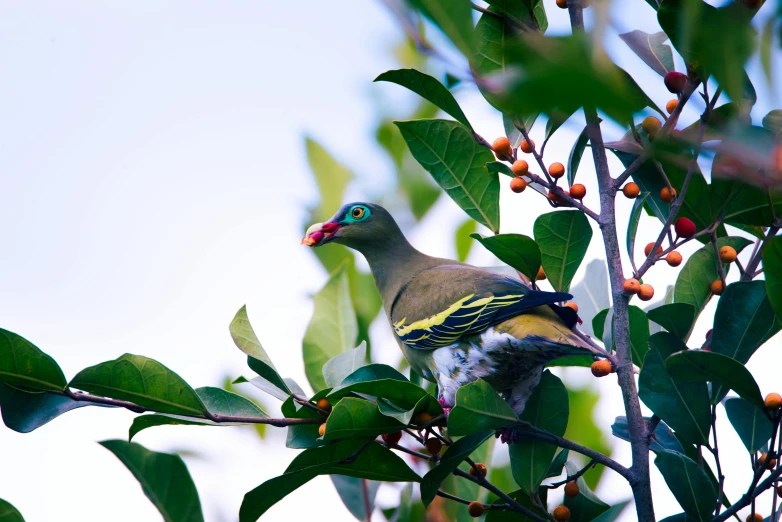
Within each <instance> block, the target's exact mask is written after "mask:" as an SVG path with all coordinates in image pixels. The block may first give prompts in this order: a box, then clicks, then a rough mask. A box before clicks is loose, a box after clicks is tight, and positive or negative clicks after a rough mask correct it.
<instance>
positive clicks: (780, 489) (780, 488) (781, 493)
mask: <svg viewBox="0 0 782 522" xmlns="http://www.w3.org/2000/svg"><path fill="white" fill-rule="evenodd" d="M777 495H779V496H780V497H782V486H777Z"/></svg>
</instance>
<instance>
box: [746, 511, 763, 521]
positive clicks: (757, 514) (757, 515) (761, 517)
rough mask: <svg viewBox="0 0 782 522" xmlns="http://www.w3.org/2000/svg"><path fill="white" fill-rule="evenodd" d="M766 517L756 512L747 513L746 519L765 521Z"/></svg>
mask: <svg viewBox="0 0 782 522" xmlns="http://www.w3.org/2000/svg"><path fill="white" fill-rule="evenodd" d="M763 520H764V518H763V515H761V514H760V513H755V516H754V517H753V516H752V515H747V518H746V521H747V522H763Z"/></svg>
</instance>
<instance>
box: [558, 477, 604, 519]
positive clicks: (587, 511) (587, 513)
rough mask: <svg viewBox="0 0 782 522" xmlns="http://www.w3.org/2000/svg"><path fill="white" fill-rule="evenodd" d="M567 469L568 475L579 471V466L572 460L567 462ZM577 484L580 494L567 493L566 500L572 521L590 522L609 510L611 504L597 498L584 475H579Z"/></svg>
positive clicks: (565, 503)
mask: <svg viewBox="0 0 782 522" xmlns="http://www.w3.org/2000/svg"><path fill="white" fill-rule="evenodd" d="M565 469H566V470H567V473H568V475H575V474H576V473H578V468H577V467H576V466H575V464H573V463H572V462H566V463H565ZM576 484H578V495H576V496H575V497H568V496H567V495H566V496H565V501H564V505H565V507H567V508H568V509H569V510H570V520H571V521H572V522H589V521H591V520H594V519H595V518H597V517H599V516H600V515H602V514H603V513H605V512H607V511H608V510H609V507H610V506H609V505H608V504H606V503H605V502H603V501H602V500H600V499H599V498H597V495H595V494H594V493H593V492H592V490H591V489H589V486H587V483H586V481H584V478H583V477H579V478H578V479H577V480H576Z"/></svg>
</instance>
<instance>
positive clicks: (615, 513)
mask: <svg viewBox="0 0 782 522" xmlns="http://www.w3.org/2000/svg"><path fill="white" fill-rule="evenodd" d="M652 1H654V0H652ZM629 503H630V501H629V500H625V501H624V502H620V503H618V504H614V505H613V506H611V507H610V508H609V509H608V510H607V511H604V512H603V514H601V515H599V516H598V517H597V518H593V519H592V522H614V520H616V519H617V518H619V515H621V514H622V512H623V511H624V509H625V508H626V507H627V505H628V504H629Z"/></svg>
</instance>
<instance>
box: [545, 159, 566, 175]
mask: <svg viewBox="0 0 782 522" xmlns="http://www.w3.org/2000/svg"><path fill="white" fill-rule="evenodd" d="M548 173H549V174H551V177H552V178H554V179H559V178H561V177H562V176H564V175H565V166H564V165H563V164H561V163H559V162H556V163H552V164H551V166H550V167H549V168H548Z"/></svg>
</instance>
